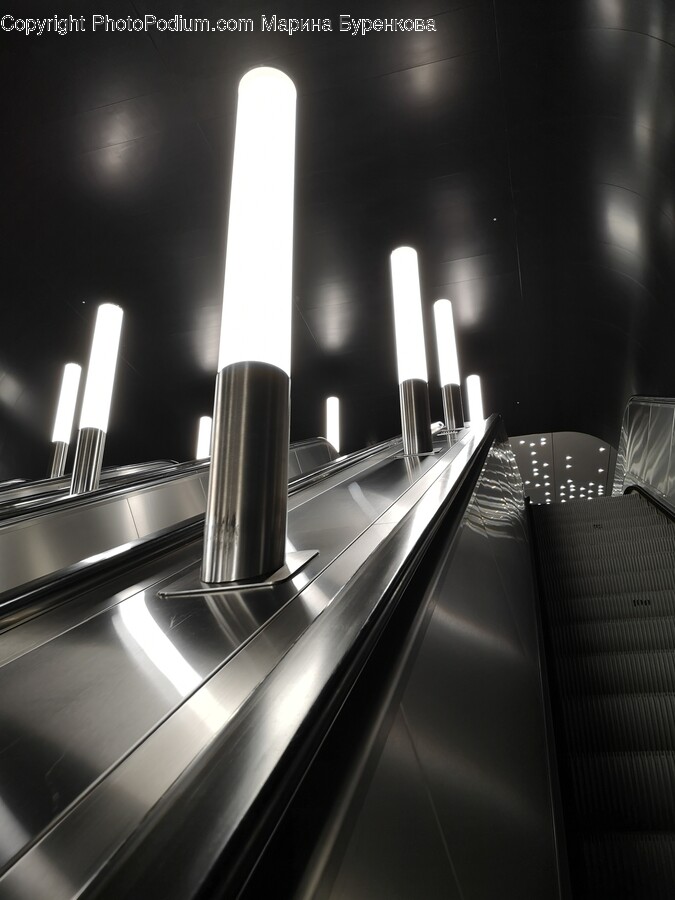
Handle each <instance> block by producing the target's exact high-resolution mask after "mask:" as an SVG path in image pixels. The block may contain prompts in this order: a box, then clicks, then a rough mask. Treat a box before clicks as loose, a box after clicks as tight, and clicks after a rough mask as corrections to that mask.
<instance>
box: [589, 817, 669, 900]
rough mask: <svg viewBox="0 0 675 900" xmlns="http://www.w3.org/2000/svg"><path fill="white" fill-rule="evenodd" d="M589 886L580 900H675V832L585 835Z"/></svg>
mask: <svg viewBox="0 0 675 900" xmlns="http://www.w3.org/2000/svg"><path fill="white" fill-rule="evenodd" d="M582 847H583V855H584V858H585V861H586V873H587V877H586V883H585V885H584V886H583V888H582V892H580V894H579V895H576V894H575V898H577V900H597V898H598V897H613V898H623V897H626V898H628V897H630V898H633V900H673V885H674V884H675V832H672V831H666V832H651V833H649V834H642V833H630V832H629V833H626V832H609V833H604V834H597V835H596V834H585V835H583V838H582Z"/></svg>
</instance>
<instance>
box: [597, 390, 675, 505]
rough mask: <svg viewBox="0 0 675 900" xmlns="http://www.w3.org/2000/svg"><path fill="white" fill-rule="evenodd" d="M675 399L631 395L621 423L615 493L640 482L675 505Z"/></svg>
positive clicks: (659, 496) (642, 485) (663, 499)
mask: <svg viewBox="0 0 675 900" xmlns="http://www.w3.org/2000/svg"><path fill="white" fill-rule="evenodd" d="M674 451H675V399H673V398H668V397H631V399H630V400H629V401H628V404H627V406H626V409H625V412H624V415H623V420H622V423H621V433H620V438H619V450H618V453H617V461H616V469H615V472H614V487H613V490H612V493H614V494H621V493H623V492H624V491H625V490H626V488H628V487H630V486H631V485H638V486H639V487H642V488H645V489H647V490H649V491H651V492H652V493H653V494H655V495H656V496H657V497H658V498H659V499H660V500H661V501H662V502H665V503H666V504H667V505H669V506H670V507H671V508H672V509H675V452H674Z"/></svg>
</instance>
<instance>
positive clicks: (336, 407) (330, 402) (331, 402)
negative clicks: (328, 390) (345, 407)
mask: <svg viewBox="0 0 675 900" xmlns="http://www.w3.org/2000/svg"><path fill="white" fill-rule="evenodd" d="M326 440H327V441H328V443H329V444H332V445H333V447H334V448H335V452H336V453H339V452H340V400H339V399H338V397H327V398H326Z"/></svg>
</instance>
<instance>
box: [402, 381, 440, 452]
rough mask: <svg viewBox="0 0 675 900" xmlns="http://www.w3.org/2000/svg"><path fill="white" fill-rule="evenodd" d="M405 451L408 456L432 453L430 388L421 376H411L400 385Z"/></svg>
mask: <svg viewBox="0 0 675 900" xmlns="http://www.w3.org/2000/svg"><path fill="white" fill-rule="evenodd" d="M399 397H400V401H401V429H402V432H403V452H404V453H406V454H407V455H408V456H417V455H418V454H420V453H430V452H431V449H432V446H433V445H432V441H431V414H430V413H429V388H428V386H427V383H426V381H423V380H422V379H421V378H409V379H408V380H407V381H404V382H402V383H401V384H400V385H399Z"/></svg>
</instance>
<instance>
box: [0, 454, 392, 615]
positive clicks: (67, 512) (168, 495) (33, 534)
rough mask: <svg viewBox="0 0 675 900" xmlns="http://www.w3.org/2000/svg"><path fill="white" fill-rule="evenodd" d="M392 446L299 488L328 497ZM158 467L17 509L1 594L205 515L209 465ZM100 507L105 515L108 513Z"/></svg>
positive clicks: (4, 529)
mask: <svg viewBox="0 0 675 900" xmlns="http://www.w3.org/2000/svg"><path fill="white" fill-rule="evenodd" d="M293 446H294V445H291V449H292V448H293ZM391 447H396V448H399V447H400V440H399V441H385V442H384V443H383V444H381V445H377V446H375V447H371V448H368V449H367V450H364V451H361V452H358V453H355V454H352V455H351V456H349V457H345V458H342V459H339V460H334V461H333V462H332V463H330V464H327V465H326V466H324V467H323V468H319V469H318V470H314V471H313V472H312V473H311V474H307V475H305V476H300V477H299V479H296V481H295V484H294V490H297V489H299V488H303V489H304V488H306V487H308V488H309V490H310V493H312V492H314V491H318V492H320V491H321V490H324V489H325V488H324V487H318V488H316V487H314V485H315V483H316V482H321V481H323V480H324V479H326V480H327V479H331V483H335V478H336V473H337V472H340V471H342V470H347V469H349V470H350V471H351V472H354V471H361V470H363V469H367V468H369V467H370V466H372V465H374V464H376V463H377V461H378V459H379V457H380V455H381V454H382V453H384V454H385V455H386V453H387V451H388V450H389V449H390V448H391ZM136 468H137V467H135V466H131V467H123V469H124V474H125V477H126V476H127V475H130V477H132V478H134V475H133V471H134V470H135V469H136ZM127 469H129V470H131V471H130V472H127V471H126V470H127ZM151 469H152V470H155V471H151V473H149V476H148V477H149V481H148V482H147V483H145V482H143V483H141V484H138V485H136V486H134V484H133V483H132V484H131V485H125V486H123V487H112V488H110V489H109V490H106V492H105V493H101V492H100V491H99V492H97V493H95V494H88V495H84V496H79V497H76V498H67V497H64V498H62V499H59V500H58V501H56V500H55V501H54V502H53V503H47V504H46V505H44V506H40V508H39V510H38V509H37V508H33V507H32V506H31V505H29V506H28V507H26V508H24V509H23V510H22V512H23V515H22V516H21V517H19V516H18V515H17V513H18V510H14V514H13V516H12V517H11V518H10V519H8V520H7V521H6V522H4V523H2V522H0V594H6V595H7V593H8V592H13V591H14V590H15V589H16V588H18V587H20V586H22V585H27V584H29V583H30V582H33V581H35V580H36V579H38V578H41V577H44V576H46V575H50V574H53V573H56V572H58V571H61V570H64V569H66V568H68V567H69V566H73V565H75V564H77V563H80V562H82V561H83V560H84V561H87V560H88V559H89V558H90V557H95V556H97V555H99V554H103V553H107V552H111V551H115V552H120V550H123V549H124V546H125V545H127V544H131V543H132V542H134V541H137V540H139V539H143V538H147V537H150V536H151V535H154V534H156V533H158V532H160V531H163V530H164V529H167V528H171V527H172V526H175V525H178V524H180V523H182V522H186V521H188V520H190V519H193V518H195V517H197V516H199V515H203V513H204V510H205V508H206V490H207V487H208V469H209V467H208V464H206V463H203V462H191V463H181V464H179V465H174V466H171V467H169V469H168V470H165V469H164V468H163V466H162V465H159V466H158V467H157V466H156V465H155V464H151ZM111 477H112V476H111ZM155 478H157V479H158V480H155ZM45 483H47V482H42V484H45ZM26 502H29V501H26ZM97 509H101V510H102V512H101V514H100V515H99V514H98V513H97ZM38 511H39V512H40V514H39V515H38V514H37V512H38ZM9 596H10V598H11V596H12V594H11V593H9Z"/></svg>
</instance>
